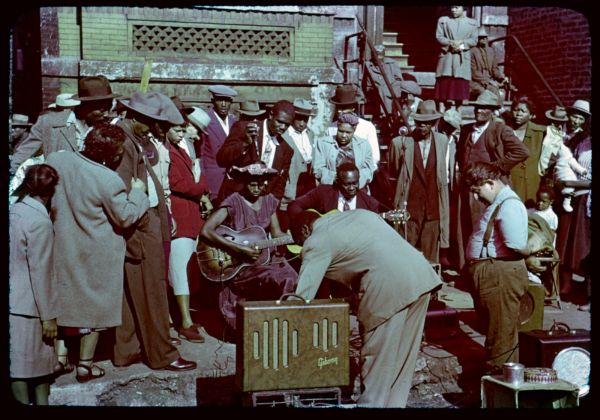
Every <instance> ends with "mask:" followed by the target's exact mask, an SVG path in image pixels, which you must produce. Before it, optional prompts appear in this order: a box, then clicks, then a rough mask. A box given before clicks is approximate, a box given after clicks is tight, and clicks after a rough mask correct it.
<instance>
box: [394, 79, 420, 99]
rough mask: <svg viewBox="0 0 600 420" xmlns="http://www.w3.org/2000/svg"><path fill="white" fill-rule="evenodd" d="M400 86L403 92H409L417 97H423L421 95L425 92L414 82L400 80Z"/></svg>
mask: <svg viewBox="0 0 600 420" xmlns="http://www.w3.org/2000/svg"><path fill="white" fill-rule="evenodd" d="M398 86H399V87H400V90H401V91H404V92H408V93H410V94H412V95H415V96H421V93H422V92H423V90H422V89H421V86H419V84H418V83H417V82H415V81H414V80H400V83H399V84H398ZM395 91H396V89H394V92H395Z"/></svg>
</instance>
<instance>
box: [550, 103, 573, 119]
mask: <svg viewBox="0 0 600 420" xmlns="http://www.w3.org/2000/svg"><path fill="white" fill-rule="evenodd" d="M546 118H548V119H549V120H552V121H568V120H569V117H568V116H567V110H566V109H565V108H564V107H562V106H558V105H556V106H555V107H554V108H552V109H549V110H548V111H546Z"/></svg>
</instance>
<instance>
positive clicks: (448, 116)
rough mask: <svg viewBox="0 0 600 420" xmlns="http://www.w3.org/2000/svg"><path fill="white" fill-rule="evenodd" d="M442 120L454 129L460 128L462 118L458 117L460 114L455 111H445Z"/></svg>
mask: <svg viewBox="0 0 600 420" xmlns="http://www.w3.org/2000/svg"><path fill="white" fill-rule="evenodd" d="M442 118H443V119H444V121H446V122H447V123H448V124H450V125H451V126H452V127H454V128H455V129H459V128H460V124H461V122H462V116H461V115H460V112H458V111H457V110H456V109H449V110H447V111H446V112H444V115H443V117H442Z"/></svg>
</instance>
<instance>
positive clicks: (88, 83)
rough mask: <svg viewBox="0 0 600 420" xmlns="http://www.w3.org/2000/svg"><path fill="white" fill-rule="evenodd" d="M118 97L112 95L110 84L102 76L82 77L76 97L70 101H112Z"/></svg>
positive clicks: (114, 94)
mask: <svg viewBox="0 0 600 420" xmlns="http://www.w3.org/2000/svg"><path fill="white" fill-rule="evenodd" d="M118 96H121V95H118V94H116V93H112V89H111V88H110V82H109V81H108V79H107V78H106V77H104V76H91V77H84V78H82V79H80V80H79V84H78V89H77V95H75V96H73V97H72V98H71V99H75V100H77V101H99V100H101V99H112V98H116V97H118Z"/></svg>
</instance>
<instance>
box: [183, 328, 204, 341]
mask: <svg viewBox="0 0 600 420" xmlns="http://www.w3.org/2000/svg"><path fill="white" fill-rule="evenodd" d="M179 338H183V339H184V340H187V341H190V342H192V343H204V337H202V335H201V334H200V332H199V331H198V329H197V328H195V327H194V326H193V325H192V326H191V327H188V328H183V327H180V328H179Z"/></svg>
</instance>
